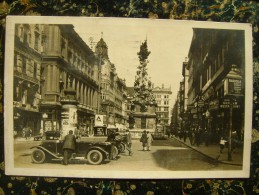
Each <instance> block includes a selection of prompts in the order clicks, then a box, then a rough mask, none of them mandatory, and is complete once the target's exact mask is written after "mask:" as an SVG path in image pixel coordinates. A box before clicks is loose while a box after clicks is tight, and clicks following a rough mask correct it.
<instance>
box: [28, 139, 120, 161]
mask: <svg viewBox="0 0 259 195" xmlns="http://www.w3.org/2000/svg"><path fill="white" fill-rule="evenodd" d="M31 149H34V150H33V152H32V154H31V158H32V161H33V162H34V163H44V162H48V161H53V160H58V161H61V160H62V159H63V140H55V139H53V140H43V141H42V142H41V144H40V145H38V146H34V147H32V148H31ZM115 155H117V154H116V150H114V146H113V145H112V144H111V143H110V142H92V141H81V140H77V147H76V151H75V153H74V154H73V155H72V159H71V160H80V159H86V160H87V161H88V163H89V164H92V165H98V164H101V163H102V162H103V161H104V160H110V159H112V158H115Z"/></svg>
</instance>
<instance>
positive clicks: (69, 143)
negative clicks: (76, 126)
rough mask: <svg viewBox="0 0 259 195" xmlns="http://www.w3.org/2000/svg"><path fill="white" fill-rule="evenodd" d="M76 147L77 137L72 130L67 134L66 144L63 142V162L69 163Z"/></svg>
mask: <svg viewBox="0 0 259 195" xmlns="http://www.w3.org/2000/svg"><path fill="white" fill-rule="evenodd" d="M75 149H76V137H75V136H74V135H73V131H72V130H70V131H69V134H68V135H66V136H65V139H64V144H63V152H64V158H63V164H64V165H67V164H68V161H69V159H70V158H71V156H72V154H73V152H74V151H75Z"/></svg>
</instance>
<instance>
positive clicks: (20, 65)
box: [14, 24, 99, 134]
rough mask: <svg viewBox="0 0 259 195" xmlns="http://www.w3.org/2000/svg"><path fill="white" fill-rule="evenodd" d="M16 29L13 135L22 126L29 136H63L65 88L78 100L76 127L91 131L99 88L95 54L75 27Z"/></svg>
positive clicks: (65, 110) (34, 26)
mask: <svg viewBox="0 0 259 195" xmlns="http://www.w3.org/2000/svg"><path fill="white" fill-rule="evenodd" d="M15 28H16V30H15V51H14V86H15V87H14V97H15V98H14V110H15V114H16V115H15V117H14V119H15V120H14V124H15V126H19V127H16V128H18V129H17V131H19V132H20V131H21V129H22V128H24V127H30V128H31V129H32V130H33V134H37V133H39V131H40V129H43V130H44V131H47V130H57V131H61V130H62V128H63V127H62V126H63V125H66V124H65V121H66V120H62V113H63V112H64V113H66V114H67V109H68V108H67V107H69V105H68V104H67V103H66V101H67V100H68V98H69V96H67V97H66V96H65V95H66V94H65V92H66V90H68V89H69V90H73V91H75V96H76V98H75V99H76V107H75V111H76V112H74V113H75V114H76V115H75V116H73V117H74V118H75V120H74V122H75V124H74V125H75V126H78V127H80V128H85V129H91V128H92V127H93V125H94V124H93V122H94V115H95V113H96V111H97V107H98V106H97V105H98V102H97V99H98V98H97V97H98V88H99V85H98V83H99V80H98V79H99V78H98V59H97V58H96V56H95V54H94V52H92V50H91V49H90V48H89V47H88V46H87V45H86V44H85V42H84V41H83V40H82V39H81V38H80V36H79V35H78V34H77V33H76V32H75V30H74V27H73V25H37V24H35V25H31V24H30V25H27V24H18V25H16V27H15ZM64 105H65V107H66V108H65V107H64ZM73 106H74V105H73ZM73 106H71V107H73ZM69 110H70V111H71V109H70V108H69ZM28 112H29V113H32V114H28ZM64 113H63V115H64ZM66 114H65V115H66ZM70 114H71V113H69V114H68V115H70ZM30 115H31V116H30ZM69 117H70V116H69ZM63 118H64V117H63ZM63 122H64V124H62V123H63Z"/></svg>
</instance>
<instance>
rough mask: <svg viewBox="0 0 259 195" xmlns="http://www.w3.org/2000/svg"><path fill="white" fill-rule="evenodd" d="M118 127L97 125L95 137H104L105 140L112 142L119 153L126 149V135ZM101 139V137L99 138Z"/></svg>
mask: <svg viewBox="0 0 259 195" xmlns="http://www.w3.org/2000/svg"><path fill="white" fill-rule="evenodd" d="M118 131H119V130H118V128H107V127H106V126H95V127H94V137H98V138H102V139H103V141H106V142H111V143H112V144H113V145H114V146H115V147H116V148H115V149H114V150H116V149H117V150H118V154H119V153H122V152H124V151H125V149H126V142H125V136H124V135H121V134H120V133H119V132H118ZM99 140H100V139H99Z"/></svg>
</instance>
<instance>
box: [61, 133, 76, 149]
mask: <svg viewBox="0 0 259 195" xmlns="http://www.w3.org/2000/svg"><path fill="white" fill-rule="evenodd" d="M63 149H70V150H75V149H76V137H75V136H74V135H73V134H68V135H66V137H65V139H64V145H63Z"/></svg>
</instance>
